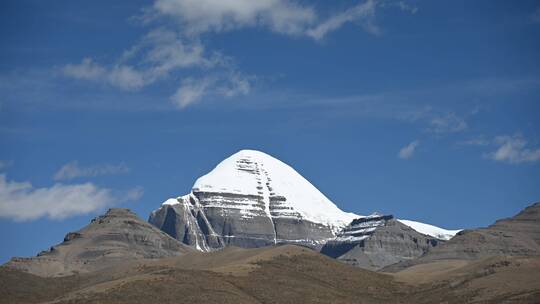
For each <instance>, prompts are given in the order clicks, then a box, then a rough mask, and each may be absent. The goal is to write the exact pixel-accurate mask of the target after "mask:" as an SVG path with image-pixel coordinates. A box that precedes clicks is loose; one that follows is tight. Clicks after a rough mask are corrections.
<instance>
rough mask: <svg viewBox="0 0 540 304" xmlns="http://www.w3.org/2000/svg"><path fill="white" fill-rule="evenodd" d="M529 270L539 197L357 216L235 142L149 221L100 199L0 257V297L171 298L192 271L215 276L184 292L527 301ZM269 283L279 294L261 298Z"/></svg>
mask: <svg viewBox="0 0 540 304" xmlns="http://www.w3.org/2000/svg"><path fill="white" fill-rule="evenodd" d="M294 245H300V247H298V246H294ZM321 254H322V255H321ZM324 255H325V256H327V257H324ZM328 257H330V258H332V259H330V258H328ZM347 264H349V265H347ZM294 265H296V266H294ZM350 265H352V266H350ZM353 266H355V267H353ZM360 268H363V269H366V270H361V269H360ZM372 271H382V272H384V273H386V274H381V273H375V272H372ZM539 271H540V203H536V204H533V205H531V206H529V207H528V208H526V209H525V210H523V211H522V212H520V213H519V214H518V215H516V216H514V217H512V218H508V219H503V220H499V221H497V222H496V223H495V224H493V225H491V226H489V227H486V228H480V229H474V230H463V231H459V230H454V231H451V230H445V229H442V228H438V227H435V226H431V225H427V224H423V223H418V222H414V221H408V220H399V219H395V218H394V216H392V215H384V214H372V215H369V216H361V215H356V214H353V213H347V212H344V211H342V210H340V209H339V208H338V207H337V206H336V205H335V204H334V203H332V202H331V201H330V200H329V199H328V198H327V197H326V196H324V195H323V194H322V193H321V192H320V191H318V190H317V189H316V188H315V187H314V186H313V185H312V184H311V183H309V182H308V181H307V180H306V179H304V178H303V177H302V176H301V175H300V174H298V173H297V172H296V171H295V170H294V169H292V168H291V167H290V166H288V165H286V164H284V163H283V162H281V161H279V160H277V159H275V158H273V157H271V156H269V155H267V154H264V153H262V152H258V151H252V150H242V151H240V152H238V153H236V154H234V155H232V156H231V157H229V158H227V159H225V160H224V161H223V162H221V163H220V164H219V165H218V166H217V167H216V168H215V169H214V170H212V171H211V172H210V173H208V174H207V175H204V176H202V177H200V178H199V179H198V180H197V181H196V182H195V184H194V186H193V188H192V192H191V193H189V194H187V195H184V196H181V197H177V198H172V199H169V200H166V201H165V202H164V203H163V204H162V205H161V207H160V208H158V209H157V210H155V211H153V212H152V213H151V214H150V217H149V222H145V221H144V220H141V219H140V218H139V217H138V216H137V215H135V214H134V213H132V212H131V211H129V210H127V209H110V210H109V211H108V212H107V213H106V214H105V215H103V216H98V217H96V218H95V219H93V220H92V221H91V222H90V224H88V225H87V226H86V227H83V228H82V229H80V230H79V231H76V232H70V233H68V234H67V235H66V237H65V238H64V241H63V242H62V243H61V244H58V245H55V246H52V247H51V248H50V249H49V250H46V251H43V252H41V253H40V254H38V256H36V257H31V258H13V259H12V260H11V261H10V262H8V263H6V264H5V265H3V266H2V267H1V268H0V302H2V301H7V302H6V303H18V302H21V303H41V302H44V301H54V302H55V303H139V302H140V303H148V302H154V301H157V300H158V299H159V300H160V302H162V303H173V302H175V300H177V299H175V298H174V297H168V296H166V295H165V296H164V295H163V294H162V293H161V291H160V290H168V291H167V292H168V294H170V295H173V294H177V292H176V291H175V289H169V287H170V286H171V284H173V286H174V284H178V286H183V287H186V286H187V287H189V288H195V289H196V290H199V289H200V286H199V285H197V284H202V285H203V286H213V287H208V288H206V289H204V291H203V290H201V291H200V292H186V293H185V294H186V295H189V298H186V299H187V300H186V301H188V302H192V303H206V302H214V303H218V302H219V303H226V302H227V301H229V302H230V303H261V302H262V303H271V302H273V303H282V302H287V303H288V302H291V299H297V300H296V301H297V302H299V303H307V302H314V301H315V302H317V301H318V302H321V303H351V301H353V300H352V299H358V297H361V298H362V299H363V301H361V302H366V303H372V302H373V303H380V302H391V303H433V302H448V303H463V302H469V301H468V300H469V299H471V298H475V299H479V301H480V302H482V301H485V302H488V303H489V302H491V303H499V302H501V301H507V300H508V301H510V300H511V301H514V300H516V299H517V300H516V301H517V302H524V303H529V302H530V303H534V299H538V298H539V297H538V296H540V279H539V277H538V273H540V272H539ZM268 276H273V277H275V278H280V279H279V280H282V281H279V280H278V281H275V280H273V281H271V282H269V281H267V280H268V278H269V277H268ZM64 278H67V279H64ZM323 278H331V279H328V280H330V281H328V280H326V279H323ZM186 280H192V281H191V282H192V283H193V282H198V283H197V284H196V285H194V284H195V283H193V284H191V283H189V284H187V283H186ZM137 282H142V283H141V284H142V285H141V284H139V283H137ZM156 282H160V283H159V284H158V283H156ZM156 284H157V285H156ZM161 284H163V285H161ZM186 284H187V285H186ZM351 284H353V285H351ZM354 284H360V285H354ZM403 284H405V285H403ZM22 286H27V288H26V289H24V288H23V287H22ZM149 286H153V287H152V288H153V289H149ZM195 286H199V287H195ZM219 286H221V287H219ZM227 286H228V287H227ZM310 286H311V287H310ZM355 286H356V287H355ZM183 287H182V288H183ZM179 288H180V287H179ZM198 288H199V289H198ZM246 288H248V290H246ZM305 288H314V289H316V290H313V292H312V293H310V294H306V291H305ZM486 288H487V290H488V291H490V290H491V289H493V290H496V292H486ZM274 289H281V290H285V291H287V292H289V294H288V296H289V298H287V296H285V295H286V294H280V295H275V296H276V299H277V300H271V299H272V298H271V295H272V294H275V290H274ZM143 291H144V292H143ZM301 295H303V297H304V298H303V299H304V301H302V300H301V299H302V297H300V298H298V297H299V296H301ZM313 296H315V298H313ZM284 297H285V298H284ZM308 298H309V299H311V300H309V301H307V302H305V301H306V300H305V299H308ZM209 299H213V300H209ZM218 299H222V300H220V301H218ZM223 299H226V300H223ZM299 299H300V300H299ZM317 299H319V300H320V299H325V300H321V301H319V300H317ZM354 301H356V300H354ZM354 301H353V302H354ZM403 301H404V302H403ZM293 302H294V301H293Z"/></svg>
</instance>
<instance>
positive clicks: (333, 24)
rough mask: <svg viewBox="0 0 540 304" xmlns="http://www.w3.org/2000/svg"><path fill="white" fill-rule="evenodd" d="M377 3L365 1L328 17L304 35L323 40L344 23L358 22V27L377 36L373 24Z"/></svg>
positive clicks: (378, 31)
mask: <svg viewBox="0 0 540 304" xmlns="http://www.w3.org/2000/svg"><path fill="white" fill-rule="evenodd" d="M376 5H377V3H376V2H375V1H374V0H367V1H366V2H364V3H361V4H358V5H356V6H354V7H352V8H350V9H348V10H346V11H344V12H342V13H339V14H337V15H334V16H332V17H330V18H329V19H328V20H326V21H325V22H323V23H321V24H319V25H317V26H316V27H314V28H312V29H309V30H308V31H307V32H306V34H307V35H308V36H310V37H312V38H314V39H316V40H320V39H323V38H324V37H325V36H326V35H327V34H328V33H330V32H333V31H335V30H337V29H339V28H340V27H342V26H343V25H344V24H345V23H348V22H353V21H354V22H358V23H359V24H360V26H361V27H362V28H363V29H364V30H365V31H367V32H368V33H371V34H375V35H377V34H379V33H380V29H379V27H377V25H375V24H374V23H373V18H374V17H375V8H376Z"/></svg>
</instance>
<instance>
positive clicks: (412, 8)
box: [397, 1, 418, 14]
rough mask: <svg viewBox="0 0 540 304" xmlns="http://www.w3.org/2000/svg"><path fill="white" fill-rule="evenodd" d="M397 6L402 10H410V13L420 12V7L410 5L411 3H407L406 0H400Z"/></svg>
mask: <svg viewBox="0 0 540 304" xmlns="http://www.w3.org/2000/svg"><path fill="white" fill-rule="evenodd" d="M397 6H398V7H399V8H400V9H401V10H402V11H405V12H409V13H411V14H416V12H418V7H416V6H413V5H410V4H407V3H406V2H404V1H399V2H398V3H397Z"/></svg>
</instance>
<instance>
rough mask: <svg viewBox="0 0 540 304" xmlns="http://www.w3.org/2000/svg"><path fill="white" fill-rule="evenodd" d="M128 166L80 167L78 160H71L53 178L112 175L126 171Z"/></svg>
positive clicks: (67, 178) (69, 178)
mask: <svg viewBox="0 0 540 304" xmlns="http://www.w3.org/2000/svg"><path fill="white" fill-rule="evenodd" d="M128 172H129V168H128V166H126V165H125V164H117V165H112V164H102V165H95V166H89V167H81V166H80V165H79V162H78V161H72V162H69V163H67V164H65V165H64V166H62V168H60V170H58V172H56V173H55V174H54V180H56V181H60V180H71V179H74V178H77V177H95V176H99V175H113V174H124V173H128Z"/></svg>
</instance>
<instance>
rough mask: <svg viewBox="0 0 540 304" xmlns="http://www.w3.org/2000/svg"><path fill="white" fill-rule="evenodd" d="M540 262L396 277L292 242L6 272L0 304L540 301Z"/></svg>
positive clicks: (461, 266) (432, 266)
mask: <svg viewBox="0 0 540 304" xmlns="http://www.w3.org/2000/svg"><path fill="white" fill-rule="evenodd" d="M539 273H540V258H538V257H527V258H519V257H511V258H510V257H509V258H504V257H497V258H486V259H480V260H475V261H465V260H452V261H437V262H433V263H428V264H423V265H417V266H413V267H411V268H408V269H406V270H403V271H400V272H397V273H395V274H389V273H377V272H372V271H368V270H364V269H360V268H356V267H353V266H350V265H346V264H343V263H340V262H338V261H336V260H334V259H331V258H328V257H326V256H323V255H321V254H319V253H317V252H315V251H313V250H311V249H308V248H304V247H299V246H293V245H285V246H277V247H267V248H258V249H241V248H234V247H229V248H226V249H224V250H222V251H219V252H213V253H197V252H194V253H189V254H186V255H184V256H181V257H171V258H164V259H159V260H140V261H136V262H129V263H125V264H123V265H118V266H116V267H111V268H108V269H105V270H99V271H95V272H90V273H84V274H76V275H71V276H64V277H55V278H44V277H39V276H35V275H32V274H28V273H25V272H22V271H18V270H13V269H8V268H5V267H4V268H3V269H2V270H1V272H0V302H1V303H537V302H538V299H539V298H540V280H538V278H539V275H538V274H539Z"/></svg>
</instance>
